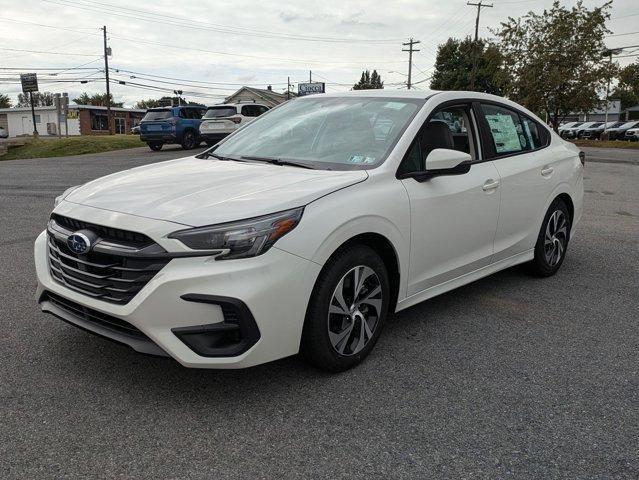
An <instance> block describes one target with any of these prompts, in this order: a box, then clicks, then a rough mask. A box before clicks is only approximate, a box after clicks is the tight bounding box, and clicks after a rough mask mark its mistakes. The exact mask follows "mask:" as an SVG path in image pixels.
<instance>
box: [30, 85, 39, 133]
mask: <svg viewBox="0 0 639 480" xmlns="http://www.w3.org/2000/svg"><path fill="white" fill-rule="evenodd" d="M29 103H30V104H31V120H32V121H33V138H38V136H39V134H38V126H37V125H36V116H35V105H34V104H33V92H29Z"/></svg>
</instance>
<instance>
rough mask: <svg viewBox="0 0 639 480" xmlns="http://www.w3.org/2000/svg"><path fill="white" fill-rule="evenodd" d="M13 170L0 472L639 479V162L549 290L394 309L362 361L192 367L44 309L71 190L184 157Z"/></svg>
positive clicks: (609, 193) (589, 196)
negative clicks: (331, 366)
mask: <svg viewBox="0 0 639 480" xmlns="http://www.w3.org/2000/svg"><path fill="white" fill-rule="evenodd" d="M181 155H182V152H181V151H173V152H161V153H160V154H157V153H151V152H148V153H147V152H146V151H143V150H140V151H137V150H136V151H129V152H126V153H124V152H117V153H116V152H112V153H108V154H103V155H99V156H94V158H90V159H88V158H86V157H85V158H82V157H73V158H56V159H42V160H20V161H6V162H0V202H1V205H2V217H1V218H2V224H3V228H2V232H3V233H2V236H1V237H0V246H2V250H1V251H0V267H1V269H2V270H1V271H2V282H1V284H0V299H1V304H2V307H3V308H2V309H1V310H0V322H1V326H2V336H1V338H0V358H1V359H2V360H1V362H0V380H1V381H0V401H1V404H0V407H1V410H0V412H1V415H0V477H1V478H3V479H14V478H15V479H18V478H19V479H23V478H88V477H92V478H108V479H112V478H116V477H117V478H120V477H121V478H181V479H184V478H250V479H255V478H331V479H333V478H455V479H458V478H487V479H496V478H499V479H502V478H516V479H527V478H531V479H532V478H536V479H541V478H544V479H545V478H592V479H594V478H620V479H624V478H628V479H631V478H632V479H637V478H638V477H639V440H638V439H639V328H638V320H639V295H637V291H638V289H639V269H638V265H639V189H638V188H637V186H638V185H639V167H637V166H633V165H628V164H610V163H589V164H587V175H586V204H585V214H584V218H583V222H582V224H581V225H580V226H579V227H578V230H577V235H576V236H575V237H574V238H573V240H572V242H571V245H570V248H569V251H568V256H567V258H566V261H565V263H564V265H563V267H562V269H561V270H560V272H559V273H558V274H557V275H556V276H555V277H552V278H548V279H537V278H531V277H529V276H527V275H526V274H524V273H523V272H522V271H521V269H519V268H513V269H509V270H507V271H504V272H501V273H498V274H496V275H493V276H491V277H489V278H486V279H483V280H480V281H477V282H475V283H473V284H470V285H468V286H465V287H463V288H461V289H458V290H456V291H454V292H451V293H448V294H445V295H442V296H439V297H437V298H434V299H432V300H429V301H428V302H425V303H423V304H421V305H418V306H415V307H413V308H411V309H408V310H406V311H403V312H401V313H399V314H397V315H394V316H392V317H391V319H390V321H389V323H388V325H387V328H386V329H385V331H384V332H383V334H382V336H381V338H380V341H379V343H378V344H377V346H376V348H375V350H374V352H373V353H372V355H371V356H370V357H369V359H368V360H367V361H365V362H364V363H363V364H362V365H361V366H359V367H358V368H356V369H354V370H351V371H348V372H345V373H342V374H339V375H327V374H324V373H320V372H318V371H316V370H314V369H313V368H310V367H308V366H306V365H305V364H304V363H302V362H301V361H300V360H299V359H297V358H295V357H293V358H288V359H285V360H281V361H278V362H274V363H271V364H268V365H263V366H260V367H256V368H252V369H248V370H242V371H209V370H189V369H185V368H183V367H181V366H180V365H178V364H177V363H176V362H174V361H172V360H170V359H161V358H152V357H146V356H142V355H139V354H136V353H134V352H133V351H132V350H129V349H128V348H127V347H124V346H120V345H116V344H113V343H111V342H108V341H106V340H103V339H100V338H97V337H95V336H91V335H88V334H86V333H84V332H82V331H80V330H78V329H76V328H73V327H70V326H68V325H66V324H64V323H63V322H60V321H59V320H57V319H55V318H53V317H50V316H47V315H44V314H42V313H40V312H39V310H38V308H37V306H36V304H35V301H34V298H33V292H34V289H35V285H36V284H35V274H34V267H33V261H32V243H33V240H34V238H35V237H36V235H37V234H38V233H39V232H40V231H41V230H42V229H43V228H44V226H45V223H46V221H47V218H48V215H49V212H50V210H51V207H52V202H53V199H54V197H55V196H56V195H57V194H59V193H60V192H61V191H62V190H63V189H64V188H66V187H68V186H70V185H74V184H77V183H81V182H84V181H87V180H89V179H92V178H94V177H97V176H99V175H103V174H106V173H109V172H113V171H117V170H121V169H123V168H127V167H130V166H137V165H141V164H144V163H149V162H152V161H156V160H158V159H169V158H172V157H176V156H181Z"/></svg>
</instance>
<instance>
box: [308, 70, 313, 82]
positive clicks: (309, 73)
mask: <svg viewBox="0 0 639 480" xmlns="http://www.w3.org/2000/svg"><path fill="white" fill-rule="evenodd" d="M308 83H313V71H312V70H309V71H308Z"/></svg>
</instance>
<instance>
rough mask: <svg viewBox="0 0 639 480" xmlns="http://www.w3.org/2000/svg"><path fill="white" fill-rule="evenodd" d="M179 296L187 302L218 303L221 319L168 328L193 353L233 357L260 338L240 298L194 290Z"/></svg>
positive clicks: (258, 331) (203, 355)
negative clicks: (204, 293)
mask: <svg viewBox="0 0 639 480" xmlns="http://www.w3.org/2000/svg"><path fill="white" fill-rule="evenodd" d="M180 298H182V300H186V301H187V302H198V303H208V304H211V305H218V306H219V307H220V308H221V309H222V314H223V316H224V321H223V322H218V323H210V324H206V325H193V326H189V327H178V328H173V329H171V331H172V332H173V334H174V335H175V336H176V337H178V338H179V339H180V340H181V341H182V342H183V343H184V344H185V345H186V346H187V347H189V348H190V349H191V350H193V351H194V352H195V353H196V354H198V355H200V356H202V357H235V356H237V355H241V354H242V353H244V352H246V351H247V350H249V349H250V348H251V347H252V346H253V345H255V344H256V343H257V342H258V340H259V339H260V330H259V328H258V326H257V323H255V318H253V314H252V313H251V311H250V310H249V308H248V307H247V306H246V304H245V303H244V302H242V301H241V300H238V299H237V298H231V297H220V296H217V295H203V294H197V293H189V294H186V295H182V296H181V297H180Z"/></svg>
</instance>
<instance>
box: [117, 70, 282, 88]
mask: <svg viewBox="0 0 639 480" xmlns="http://www.w3.org/2000/svg"><path fill="white" fill-rule="evenodd" d="M111 71H113V72H115V73H119V72H125V73H129V74H132V75H134V76H140V78H141V77H152V78H161V79H163V80H176V81H178V82H190V83H199V84H206V85H238V86H258V85H263V84H264V82H261V83H253V84H250V83H234V82H211V81H208V80H197V81H194V80H188V79H185V78H177V77H167V76H164V75H154V74H151V73H144V72H137V71H133V70H125V69H124V68H119V67H111ZM270 84H271V85H286V83H270Z"/></svg>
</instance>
